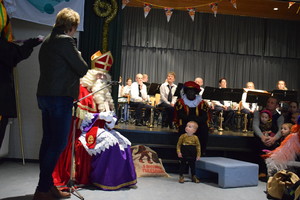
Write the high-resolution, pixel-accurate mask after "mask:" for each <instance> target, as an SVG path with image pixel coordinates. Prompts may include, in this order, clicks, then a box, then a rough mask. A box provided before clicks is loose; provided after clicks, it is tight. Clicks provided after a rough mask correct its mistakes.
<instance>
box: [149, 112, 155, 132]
mask: <svg viewBox="0 0 300 200" xmlns="http://www.w3.org/2000/svg"><path fill="white" fill-rule="evenodd" d="M153 127H154V108H151V113H150V121H149V124H148V128H153Z"/></svg>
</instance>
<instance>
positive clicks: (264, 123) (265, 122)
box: [259, 110, 275, 137]
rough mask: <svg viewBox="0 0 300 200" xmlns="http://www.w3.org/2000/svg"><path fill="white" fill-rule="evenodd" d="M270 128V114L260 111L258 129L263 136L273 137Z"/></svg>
mask: <svg viewBox="0 0 300 200" xmlns="http://www.w3.org/2000/svg"><path fill="white" fill-rule="evenodd" d="M271 127H272V113H271V112H270V111H269V110H262V111H260V123H259V128H260V130H261V132H262V133H263V134H264V136H268V137H273V136H274V135H275V133H272V131H271Z"/></svg>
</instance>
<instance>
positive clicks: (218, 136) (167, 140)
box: [115, 123, 257, 173]
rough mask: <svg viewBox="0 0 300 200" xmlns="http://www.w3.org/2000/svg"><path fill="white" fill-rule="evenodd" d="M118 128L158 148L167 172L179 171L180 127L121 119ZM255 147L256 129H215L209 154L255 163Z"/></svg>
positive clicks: (211, 136) (126, 134) (211, 133)
mask: <svg viewBox="0 0 300 200" xmlns="http://www.w3.org/2000/svg"><path fill="white" fill-rule="evenodd" d="M115 129H116V130H117V131H119V132H120V133H121V134H122V135H124V136H125V137H127V138H128V139H129V140H130V141H131V143H132V146H133V145H138V144H143V145H145V146H148V147H150V148H152V149H153V150H154V151H156V152H157V154H158V156H159V158H161V159H162V162H163V164H164V166H165V168H166V171H167V172H172V173H176V172H177V169H178V158H177V153H176V144H177V140H178V138H179V134H178V133H177V130H176V129H169V128H161V126H155V127H153V128H148V127H147V126H135V125H133V124H125V123H119V124H118V125H117V126H116V127H115ZM254 150H255V143H254V136H253V132H252V131H248V132H246V133H244V132H242V131H222V132H220V131H217V130H211V131H210V133H209V137H208V144H207V151H206V155H205V156H222V157H227V158H233V159H238V160H243V161H247V162H254V163H255V162H256V159H257V157H256V156H255V153H254Z"/></svg>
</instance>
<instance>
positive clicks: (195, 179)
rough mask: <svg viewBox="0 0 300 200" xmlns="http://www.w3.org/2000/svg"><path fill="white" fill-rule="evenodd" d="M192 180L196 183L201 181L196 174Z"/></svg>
mask: <svg viewBox="0 0 300 200" xmlns="http://www.w3.org/2000/svg"><path fill="white" fill-rule="evenodd" d="M192 181H193V182H194V183H200V180H199V179H198V178H197V176H196V175H194V176H193V177H192Z"/></svg>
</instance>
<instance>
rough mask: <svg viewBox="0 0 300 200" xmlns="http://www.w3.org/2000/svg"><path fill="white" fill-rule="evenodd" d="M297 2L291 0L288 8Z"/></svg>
mask: <svg viewBox="0 0 300 200" xmlns="http://www.w3.org/2000/svg"><path fill="white" fill-rule="evenodd" d="M295 3H296V2H293V1H290V2H289V7H288V9H290V7H292V5H294V4H295Z"/></svg>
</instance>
